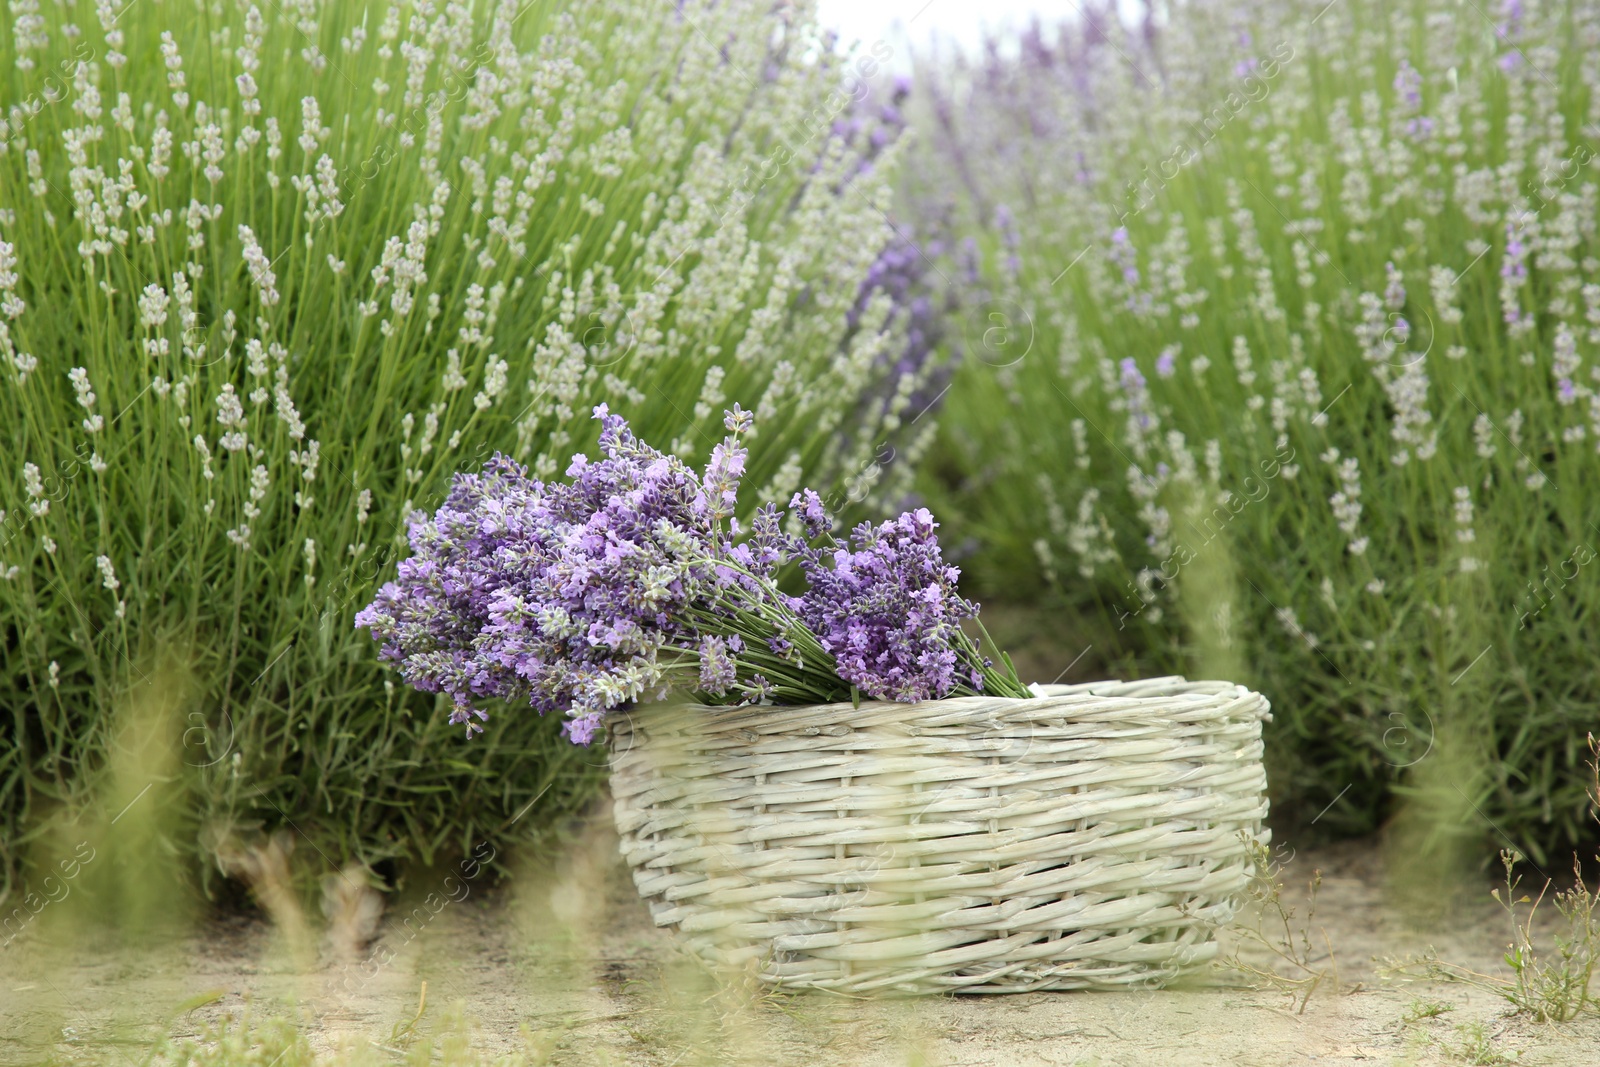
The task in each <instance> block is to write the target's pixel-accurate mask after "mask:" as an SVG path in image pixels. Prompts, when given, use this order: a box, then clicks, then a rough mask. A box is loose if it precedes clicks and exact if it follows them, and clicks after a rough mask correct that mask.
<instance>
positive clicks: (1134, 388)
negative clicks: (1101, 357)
mask: <svg viewBox="0 0 1600 1067" xmlns="http://www.w3.org/2000/svg"><path fill="white" fill-rule="evenodd" d="M1121 366H1122V388H1123V389H1125V390H1127V391H1128V392H1129V393H1130V394H1137V393H1142V392H1144V387H1145V381H1144V375H1143V374H1141V373H1140V372H1139V364H1137V363H1135V362H1134V360H1133V357H1132V356H1128V357H1126V358H1124V359H1123V361H1122V363H1121Z"/></svg>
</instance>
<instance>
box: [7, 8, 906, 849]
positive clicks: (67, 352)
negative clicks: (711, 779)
mask: <svg viewBox="0 0 1600 1067" xmlns="http://www.w3.org/2000/svg"><path fill="white" fill-rule="evenodd" d="M24 8H26V9H27V10H26V15H25V17H24V16H19V17H18V19H17V20H16V21H15V25H14V26H12V27H11V29H12V30H14V31H15V32H8V31H7V30H4V29H0V101H4V102H5V104H6V108H5V111H4V115H3V117H0V367H3V371H4V377H5V379H6V381H5V383H4V384H5V388H3V389H0V428H3V429H0V434H3V435H4V436H5V439H6V443H7V451H6V456H7V457H8V458H9V460H10V462H11V466H10V468H9V469H8V471H7V472H6V473H5V477H4V478H0V690H3V692H4V693H5V696H4V698H0V707H3V708H4V710H5V714H0V878H3V877H4V874H5V873H6V872H7V871H8V870H10V869H11V868H12V866H13V863H14V860H15V859H16V857H14V856H12V855H11V854H10V852H9V849H10V848H11V847H12V844H13V843H14V842H20V841H24V840H26V839H27V838H28V834H30V833H32V828H33V826H34V822H35V820H36V819H37V818H39V817H41V814H40V813H41V812H45V811H53V810H56V809H57V808H58V807H60V806H65V808H67V809H72V808H75V807H79V806H82V805H84V804H88V803H90V802H91V798H92V797H93V795H94V787H93V782H92V778H93V776H94V774H95V768H96V767H97V766H98V765H99V764H100V763H101V762H103V761H102V760H101V759H100V756H99V755H97V753H98V751H99V748H98V746H100V745H101V744H102V740H101V739H102V738H103V736H104V734H105V731H104V729H103V726H102V721H101V720H102V716H103V714H104V712H105V709H107V708H109V707H111V706H112V705H114V704H115V703H116V701H117V700H119V699H120V698H121V697H122V696H123V695H125V693H126V692H127V691H128V689H129V687H131V686H137V685H139V684H140V682H141V676H142V675H144V674H146V673H147V667H146V664H147V661H148V660H149V659H150V658H151V657H152V656H154V655H155V654H156V651H157V650H163V649H170V650H173V651H174V652H175V654H177V655H180V656H183V657H186V658H188V659H192V660H193V661H194V663H195V665H196V671H197V674H198V675H199V676H200V677H201V679H202V685H201V688H202V690H203V692H202V693H201V695H200V696H199V697H198V698H197V700H196V702H195V706H194V707H193V708H192V709H190V713H191V714H192V716H193V717H192V719H191V721H192V722H193V723H194V724H195V728H194V729H193V730H191V731H189V732H188V733H186V734H185V738H186V743H188V744H190V745H192V746H193V747H194V751H192V752H189V753H187V755H189V756H190V757H191V758H190V759H189V761H188V762H189V764H190V766H191V767H192V768H193V770H194V775H193V778H194V781H193V782H191V783H190V785H191V786H192V789H191V791H190V793H189V794H188V800H187V801H186V803H189V804H190V805H191V807H190V812H189V816H186V819H187V824H188V825H190V826H191V827H192V826H194V825H195V824H201V826H202V827H203V826H212V827H214V828H215V829H216V835H213V834H211V833H210V832H209V831H207V832H200V833H196V834H194V836H193V837H192V838H190V839H188V840H185V841H175V842H171V843H170V844H171V847H172V848H173V849H174V850H175V852H177V853H179V854H185V853H187V854H190V855H192V854H193V853H195V852H197V851H202V850H203V848H202V845H201V843H200V842H201V840H202V839H205V840H211V839H213V837H214V836H217V835H220V836H226V835H227V834H229V833H231V832H233V830H234V829H238V830H239V831H240V832H255V830H256V829H257V828H260V827H262V826H264V825H267V824H277V823H280V822H281V820H282V819H283V818H285V816H286V815H288V816H289V817H294V818H295V821H296V824H297V825H298V826H299V827H300V828H301V829H302V830H304V831H305V832H306V833H307V834H308V835H310V836H311V838H312V839H313V840H314V841H316V842H317V850H316V851H320V852H324V853H326V854H328V855H330V856H332V857H334V859H335V861H336V862H337V861H339V860H342V859H343V858H345V857H347V856H352V855H359V856H360V857H361V858H363V859H366V860H369V861H371V860H376V859H379V858H383V857H388V856H396V855H408V854H414V855H415V854H419V855H429V854H431V853H432V851H433V850H434V849H436V848H438V847H440V846H441V845H442V844H443V843H444V842H446V841H456V842H458V843H470V842H475V841H481V840H485V839H487V838H492V837H495V836H496V835H499V834H503V833H505V832H506V831H505V826H506V825H507V819H508V817H509V816H510V815H511V814H512V813H514V812H516V811H519V810H521V808H522V806H523V805H524V804H526V803H527V802H529V801H531V800H532V799H533V798H535V797H541V798H542V799H541V800H540V801H539V807H538V808H537V809H535V810H534V811H533V812H532V813H531V814H530V815H529V816H528V817H527V818H526V819H525V820H524V821H523V822H522V824H521V825H522V826H523V827H524V828H526V827H532V826H535V825H537V824H538V823H540V822H541V820H542V818H543V814H544V812H543V809H544V808H546V807H547V806H548V808H549V810H550V811H551V812H559V811H561V810H563V809H565V808H568V807H570V806H572V805H576V804H580V803H582V802H583V800H584V797H585V796H586V795H587V791H589V790H591V789H593V788H594V787H595V775H593V774H589V775H587V776H584V775H580V774H577V773H571V774H567V773H558V771H560V770H561V769H563V768H568V769H570V767H571V766H572V764H571V762H570V758H569V755H568V753H569V752H570V746H568V745H566V744H565V743H563V742H561V741H560V739H559V737H557V736H556V733H555V731H554V730H550V729H546V730H543V731H540V730H538V729H536V728H533V727H531V726H527V725H524V724H523V723H522V722H521V721H514V722H513V723H511V724H510V725H509V726H506V727H504V728H502V727H499V726H497V727H490V728H489V734H488V736H487V737H486V738H485V739H484V741H485V744H484V745H483V746H482V747H481V752H482V758H481V760H480V761H477V762H476V763H474V764H473V765H468V764H466V763H464V762H461V761H451V762H449V763H445V762H440V763H436V764H431V765H430V766H429V767H427V768H421V769H418V768H414V767H410V766H409V764H408V768H407V770H406V772H405V773H404V774H400V775H391V774H389V773H388V771H389V769H390V765H389V764H388V763H387V762H386V761H387V760H388V759H390V758H391V757H392V755H393V754H394V753H396V752H409V751H414V750H415V749H417V748H418V747H426V744H427V743H428V741H429V739H431V738H432V737H434V736H436V735H437V733H438V732H439V731H440V730H441V729H443V728H447V727H448V724H447V722H446V718H447V715H448V712H449V706H448V702H438V701H433V700H419V699H416V698H415V697H414V696H412V695H410V694H407V693H405V692H397V691H395V689H394V687H393V685H392V683H387V684H386V679H384V677H383V676H382V674H381V673H380V672H379V671H378V670H376V669H375V666H374V665H373V664H372V663H371V662H370V657H369V656H366V655H365V654H364V653H365V649H364V647H363V646H362V644H358V643H357V640H356V638H357V635H354V634H353V633H352V632H351V628H350V625H349V621H350V618H351V616H352V615H353V613H354V611H355V610H356V608H358V607H359V606H360V605H361V604H362V603H364V602H365V601H366V600H367V599H370V597H371V595H372V592H373V590H374V589H375V588H376V586H377V585H378V584H379V583H380V582H381V581H382V579H383V578H384V577H386V576H388V574H390V573H392V571H391V568H392V567H393V566H394V558H395V555H396V552H397V550H399V549H401V548H403V546H404V543H405V522H406V518H407V516H409V515H410V514H411V512H412V511H413V510H414V509H415V508H416V507H417V505H418V504H419V503H421V502H430V503H431V502H434V501H436V500H437V499H438V498H439V497H440V496H442V495H443V492H444V491H445V489H446V488H447V483H448V479H449V475H450V473H451V472H452V471H454V470H457V469H459V468H461V467H462V466H463V465H465V464H469V463H477V462H481V460H482V459H483V458H484V457H486V456H488V455H491V454H493V453H495V452H500V453H502V454H505V455H510V456H513V457H515V458H516V459H517V461H518V462H520V463H524V464H526V465H527V466H528V468H529V469H531V471H532V473H533V474H534V475H535V476H538V477H549V476H550V475H551V474H553V473H554V472H555V470H556V469H557V464H558V462H559V461H560V458H561V457H564V456H566V455H569V454H570V452H571V450H572V449H573V447H582V446H583V445H584V444H585V442H586V440H587V441H591V442H592V438H591V437H590V436H589V435H591V434H592V433H593V430H592V429H591V426H590V424H589V423H588V421H587V420H586V419H585V418H584V415H583V413H585V412H586V411H587V410H589V409H590V408H591V407H592V406H593V405H594V404H596V403H599V402H609V403H611V404H612V405H613V406H614V407H616V408H618V409H619V410H626V411H627V412H629V413H630V415H631V416H632V417H633V419H634V423H635V425H636V426H637V427H639V428H640V431H641V432H643V433H647V434H649V435H650V436H651V438H652V439H656V440H661V441H670V442H672V447H671V451H673V452H674V453H675V454H677V455H679V456H682V457H685V458H690V457H696V456H702V455H703V454H704V452H705V451H706V450H707V449H708V448H709V447H710V446H711V444H712V442H713V438H714V427H715V425H716V423H717V421H718V419H717V414H716V413H717V412H718V411H720V410H721V408H722V407H723V399H724V396H725V395H726V394H730V393H737V394H739V395H742V396H749V397H755V398H758V399H757V406H758V410H759V411H760V412H761V413H762V415H763V422H762V432H761V435H760V440H759V441H752V442H751V444H750V455H749V459H748V470H749V476H750V477H752V478H757V479H760V480H761V481H762V482H763V483H764V484H765V485H766V487H767V489H768V490H769V492H768V493H767V495H768V496H769V497H770V498H771V499H785V498H787V497H788V496H789V495H790V494H791V493H792V492H793V491H794V490H795V489H797V488H798V487H799V486H800V485H801V484H802V482H807V483H809V484H813V485H818V486H819V487H820V486H827V487H830V488H831V487H832V486H833V485H835V484H837V483H842V482H843V481H844V480H845V479H846V478H847V477H849V476H852V475H853V474H854V472H856V471H858V470H859V469H860V468H861V467H862V464H863V461H864V460H863V457H864V456H866V455H869V454H870V449H871V445H872V443H873V442H874V441H875V440H879V439H881V437H882V434H883V433H884V432H886V431H884V430H883V429H882V427H881V425H878V426H872V425H858V423H859V422H860V421H861V420H862V419H867V418H879V417H880V414H881V410H880V409H877V408H874V409H862V408H861V407H860V405H859V399H860V397H861V396H862V395H863V394H865V393H868V392H871V391H874V390H884V391H889V392H893V391H894V390H895V389H897V388H898V386H897V385H894V384H886V383H884V382H883V381H882V379H883V377H884V376H885V375H886V374H889V373H892V370H893V367H892V364H887V363H884V362H882V361H881V360H880V356H881V353H883V352H884V351H888V350H895V349H898V348H900V347H902V346H903V344H904V339H903V338H904V333H903V330H904V327H903V325H902V324H901V322H900V320H899V319H897V318H895V317H894V316H893V314H892V309H891V306H890V300H889V298H888V297H887V296H885V295H882V294H875V295H874V296H873V297H871V298H870V299H869V300H868V302H867V304H866V305H865V306H863V307H862V308H861V309H860V313H859V315H858V316H857V317H856V318H855V319H854V320H853V321H850V322H847V321H846V312H847V311H848V310H849V309H850V308H851V306H852V305H853V304H854V303H855V301H856V298H857V295H858V293H859V291H860V287H861V284H862V282H863V279H864V278H865V276H866V272H867V269H868V267H869V265H870V264H871V262H872V261H873V259H874V257H875V256H876V255H877V253H878V251H879V250H880V249H881V248H882V247H883V246H884V245H885V244H886V243H887V241H888V240H889V238H890V236H891V234H890V231H889V229H888V228H887V227H886V226H885V225H884V222H883V218H882V214H881V209H880V207H879V204H880V203H882V202H884V201H885V200H886V199H887V196H888V193H889V188H890V186H889V181H890V178H891V177H892V174H893V172H894V168H895V163H896V158H897V157H898V155H899V148H898V146H897V145H896V144H895V143H893V142H889V143H886V144H885V145H883V146H882V147H881V148H880V147H875V146H871V145H869V144H867V143H865V142H861V143H858V144H855V145H851V144H847V143H846V142H845V140H844V139H843V138H842V137H841V136H837V135H834V134H832V133H831V132H830V128H829V127H830V123H831V118H830V119H829V120H827V121H820V122H819V121H817V120H816V119H815V116H817V115H819V114H824V115H830V116H831V114H832V112H831V111H830V108H832V102H833V101H834V100H835V99H836V98H835V95H834V94H835V90H836V89H837V87H838V85H839V83H840V82H841V80H842V78H843V75H844V73H845V72H846V71H847V70H848V69H850V64H851V61H852V59H853V58H854V57H852V56H851V55H849V54H846V53H844V52H843V51H841V50H840V49H839V48H837V47H836V46H835V45H834V44H833V43H831V41H830V40H829V39H828V37H827V35H826V34H825V33H824V31H822V30H821V29H820V28H819V27H818V26H817V25H816V24H815V20H814V16H813V13H812V8H811V6H810V5H808V4H806V3H800V4H794V5H783V6H782V7H781V8H778V9H771V8H766V7H759V6H750V5H732V6H730V5H726V4H718V3H708V2H702V0H691V2H687V3H683V4H676V5H673V4H661V3H658V2H656V0H600V2H596V3H585V4H577V3H573V2H567V0H561V2H557V3H553V4H552V3H539V4H530V3H524V2H522V0H495V2H493V3H490V4H487V5H479V6H476V7H471V6H469V7H461V6H459V5H457V6H448V5H447V6H440V5H437V4H429V3H409V2H400V3H388V2H379V3H377V4H374V5H370V6H360V5H324V6H321V7H314V8H307V7H305V5H299V6H294V5H291V6H288V7H283V6H278V5H268V4H255V5H252V4H250V3H248V2H246V3H243V4H241V5H223V6H222V7H220V8H217V9H216V10H215V11H212V10H211V9H210V8H208V9H207V10H206V12H201V11H199V10H198V9H194V8H190V7H181V6H180V8H177V9H172V8H170V7H163V6H160V5H154V6H146V5H134V6H133V7H132V8H130V9H127V10H120V9H119V8H118V7H117V6H116V5H111V4H88V5H84V4H79V5H77V6H76V7H73V6H71V5H61V4H46V5H31V4H27V5H23V6H22V7H20V8H18V10H19V11H22V10H23V9H24ZM713 42H714V43H713ZM869 158H870V160H871V162H872V166H871V167H870V168H868V169H863V167H862V165H861V164H862V162H863V160H865V159H869ZM753 173H759V174H760V175H761V182H760V184H759V186H758V187H754V186H751V185H750V184H749V183H747V182H745V181H743V180H742V179H743V178H747V177H748V176H749V175H751V174H753ZM824 235H825V237H824ZM905 388H907V389H911V388H914V385H911V384H908V385H907V386H906V387H905ZM857 442H861V445H860V448H859V449H857V445H856V443H857ZM851 450H855V451H851ZM350 737H360V738H362V739H363V743H362V744H361V745H350V744H348V739H349V738H350ZM224 757H226V758H224ZM564 760H566V761H568V762H566V763H564V762H563V761H564ZM63 767H64V768H66V770H65V771H62V770H61V768H63ZM553 779H556V780H559V781H560V783H561V784H560V785H559V786H558V787H556V788H551V789H549V790H548V791H547V790H546V786H547V785H548V783H549V782H550V781H551V780H553ZM351 796H359V797H361V798H363V799H362V801H361V803H359V804H358V805H356V806H355V807H354V808H351V807H350V805H348V804H347V803H346V801H345V799H344V798H348V797H351ZM479 796H481V798H482V799H483V800H484V803H483V804H475V803H473V798H474V797H479ZM335 798H338V799H337V800H336V799H335ZM302 809H303V810H302ZM313 809H314V811H315V812H316V813H320V815H314V814H312V811H313ZM334 812H337V814H336V815H334V814H331V813H334ZM198 870H199V871H200V872H201V876H202V877H209V876H210V872H211V871H212V870H213V866H212V865H208V864H201V865H199V867H198Z"/></svg>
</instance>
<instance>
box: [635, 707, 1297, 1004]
mask: <svg viewBox="0 0 1600 1067" xmlns="http://www.w3.org/2000/svg"><path fill="white" fill-rule="evenodd" d="M1039 691H1040V692H1042V693H1044V694H1045V695H1044V696H1041V697H1039V698H1037V699H1031V700H1008V699H997V698H989V697H962V698H956V699H949V700H939V701H929V702H926V703H922V704H910V705H908V704H886V703H863V704H862V705H861V706H860V707H859V708H856V707H852V706H851V705H849V704H831V705H822V706H814V707H743V708H704V707H682V706H680V707H676V708H674V707H671V706H668V705H654V706H651V707H646V708H643V709H639V710H636V711H634V712H633V713H632V715H631V717H622V718H620V720H619V721H618V722H617V723H616V724H615V726H614V729H613V734H612V755H611V766H612V776H611V788H612V793H613V795H614V797H615V806H614V811H615V815H616V822H617V830H618V832H619V835H620V837H621V843H622V853H623V856H624V858H625V859H626V860H627V862H628V863H629V865H630V866H631V867H632V869H633V876H634V882H635V884H636V885H637V886H638V889H639V893H640V894H641V895H642V896H643V897H644V899H645V901H646V902H647V903H648V904H649V906H650V910H651V913H652V914H653V916H654V918H655V921H656V923H657V925H660V926H671V927H674V928H676V929H677V930H678V931H679V933H680V935H681V937H682V938H683V939H684V940H685V942H686V943H687V945H688V946H689V947H690V948H691V949H692V950H693V951H694V952H695V953H696V954H697V955H699V956H701V957H702V958H704V959H705V960H707V961H708V962H710V963H712V964H713V965H716V966H719V967H729V968H736V969H740V970H744V971H751V970H754V971H755V973H756V974H757V975H758V976H759V978H760V980H761V981H763V982H766V983H770V984H774V985H782V986H785V987H791V988H796V987H798V988H813V989H825V990H832V991H836V992H841V993H852V994H865V993H875V992H885V993H933V992H958V993H1020V992H1032V991H1037V990H1056V989H1088V988H1127V987H1129V986H1130V985H1135V984H1146V985H1148V984H1156V983H1160V982H1164V981H1168V980H1170V979H1171V978H1172V977H1174V976H1175V975H1177V974H1178V973H1180V972H1181V971H1183V970H1184V969H1186V968H1189V967H1193V966H1194V965H1196V964H1200V963H1203V962H1205V961H1207V960H1209V959H1211V958H1212V957H1213V956H1214V955H1215V954H1216V951H1217V946H1216V943H1215V941H1214V940H1213V934H1214V932H1215V930H1216V928H1217V927H1218V926H1219V925H1222V924H1224V923H1226V922H1228V921H1229V920H1230V919H1231V918H1232V916H1233V911H1234V907H1235V902H1236V900H1237V898H1238V896H1239V894H1240V891H1241V890H1242V889H1243V887H1244V886H1245V884H1246V880H1247V878H1248V873H1249V855H1248V853H1249V847H1250V846H1249V839H1250V838H1252V837H1253V838H1255V839H1256V840H1258V841H1263V842H1264V841H1265V840H1267V833H1266V832H1265V831H1263V830H1262V827H1261V820H1262V818H1263V817H1264V816H1265V815H1266V811H1267V802H1266V798H1265V795H1264V790H1265V788H1266V775H1265V772H1264V771H1263V769H1262V763H1261V753H1262V748H1261V723H1262V720H1264V719H1267V718H1269V717H1270V716H1269V715H1268V706H1267V701H1266V699H1265V698H1263V697H1262V696H1261V695H1260V694H1258V693H1253V692H1251V691H1249V690H1248V689H1245V688H1243V687H1242V686H1238V685H1234V684H1232V683H1228V682H1187V681H1184V680H1183V679H1182V678H1171V677H1169V678H1156V679H1151V680H1149V681H1144V682H1131V683H1119V682H1110V683H1091V684H1088V685H1071V686H1065V685H1058V686H1046V687H1042V688H1041V689H1040V690H1039Z"/></svg>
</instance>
